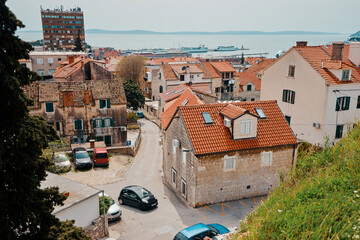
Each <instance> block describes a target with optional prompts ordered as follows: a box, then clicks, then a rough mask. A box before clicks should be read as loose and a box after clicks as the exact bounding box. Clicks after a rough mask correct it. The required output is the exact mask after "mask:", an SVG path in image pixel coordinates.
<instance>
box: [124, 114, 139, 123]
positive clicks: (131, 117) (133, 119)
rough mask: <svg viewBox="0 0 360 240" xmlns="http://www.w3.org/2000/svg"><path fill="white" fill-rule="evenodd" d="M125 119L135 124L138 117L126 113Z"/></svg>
mask: <svg viewBox="0 0 360 240" xmlns="http://www.w3.org/2000/svg"><path fill="white" fill-rule="evenodd" d="M126 119H127V121H128V122H136V121H137V120H138V119H139V116H138V115H136V112H128V113H127V114H126Z"/></svg>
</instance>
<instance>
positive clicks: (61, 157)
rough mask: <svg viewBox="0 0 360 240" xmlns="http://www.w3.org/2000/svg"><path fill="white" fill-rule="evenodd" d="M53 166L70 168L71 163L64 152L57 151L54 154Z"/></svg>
mask: <svg viewBox="0 0 360 240" xmlns="http://www.w3.org/2000/svg"><path fill="white" fill-rule="evenodd" d="M54 162H55V166H56V167H59V168H64V169H71V163H70V160H69V158H68V157H67V156H66V153H64V152H57V153H55V155H54Z"/></svg>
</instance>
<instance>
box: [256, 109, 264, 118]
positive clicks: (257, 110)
mask: <svg viewBox="0 0 360 240" xmlns="http://www.w3.org/2000/svg"><path fill="white" fill-rule="evenodd" d="M255 111H256V113H257V114H258V115H259V117H260V118H266V116H265V113H264V111H263V110H262V108H255Z"/></svg>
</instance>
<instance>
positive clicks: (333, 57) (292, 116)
mask: <svg viewBox="0 0 360 240" xmlns="http://www.w3.org/2000/svg"><path fill="white" fill-rule="evenodd" d="M359 65H360V43H351V44H350V45H344V44H343V43H339V42H337V43H333V44H332V45H330V46H307V42H297V46H295V47H293V48H291V49H290V50H289V51H287V52H286V53H285V54H284V55H282V56H281V57H280V58H279V59H278V60H277V61H275V62H274V63H273V64H271V65H269V66H268V67H267V68H266V69H265V70H264V71H263V77H262V80H261V95H260V99H261V100H269V99H275V100H277V103H278V105H279V107H280V109H281V110H282V112H283V114H284V115H285V117H286V119H287V120H288V122H289V123H290V126H291V128H292V129H293V131H294V133H295V134H296V136H297V138H298V140H300V141H306V142H309V143H312V144H318V145H322V144H323V143H324V142H325V138H326V136H327V137H328V138H329V140H330V142H334V141H336V139H339V138H341V137H343V136H344V135H345V134H346V132H347V131H348V129H350V128H352V126H353V123H354V122H357V121H359V119H360V67H359Z"/></svg>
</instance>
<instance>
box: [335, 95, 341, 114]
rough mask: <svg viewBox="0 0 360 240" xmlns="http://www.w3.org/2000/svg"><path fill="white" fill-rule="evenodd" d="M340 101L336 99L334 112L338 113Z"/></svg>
mask: <svg viewBox="0 0 360 240" xmlns="http://www.w3.org/2000/svg"><path fill="white" fill-rule="evenodd" d="M340 99H341V98H337V99H336V108H335V111H339V110H340Z"/></svg>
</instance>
